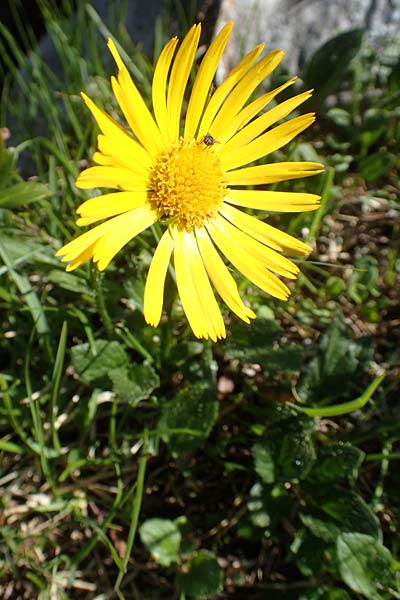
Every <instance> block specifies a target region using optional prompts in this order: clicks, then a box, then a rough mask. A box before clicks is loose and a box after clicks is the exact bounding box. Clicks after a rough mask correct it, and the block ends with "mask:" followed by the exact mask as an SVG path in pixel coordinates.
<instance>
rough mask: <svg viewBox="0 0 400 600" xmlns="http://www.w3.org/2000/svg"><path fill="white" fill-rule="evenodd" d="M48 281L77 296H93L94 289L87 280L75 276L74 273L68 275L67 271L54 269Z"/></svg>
mask: <svg viewBox="0 0 400 600" xmlns="http://www.w3.org/2000/svg"><path fill="white" fill-rule="evenodd" d="M47 277H48V280H49V281H50V282H51V283H54V284H55V285H56V286H57V287H59V288H62V289H63V290H68V291H69V292H73V293H75V294H86V295H88V296H92V295H93V291H92V289H91V288H90V287H89V285H88V282H87V281H86V279H85V278H84V277H83V276H82V275H81V274H78V275H75V274H73V273H67V272H66V271H59V270H56V269H53V270H51V271H50V273H49V274H48V276H47Z"/></svg>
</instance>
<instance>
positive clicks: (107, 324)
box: [91, 266, 114, 338]
mask: <svg viewBox="0 0 400 600" xmlns="http://www.w3.org/2000/svg"><path fill="white" fill-rule="evenodd" d="M91 274H92V282H93V287H94V291H95V295H96V305H97V310H98V313H99V315H100V319H101V320H102V323H103V325H104V329H105V330H106V332H107V335H108V337H109V338H112V337H114V326H113V324H112V320H111V317H110V315H109V314H108V310H107V307H106V302H105V299H104V294H103V287H102V285H101V274H100V273H99V271H98V270H97V269H96V267H94V266H92V273H91Z"/></svg>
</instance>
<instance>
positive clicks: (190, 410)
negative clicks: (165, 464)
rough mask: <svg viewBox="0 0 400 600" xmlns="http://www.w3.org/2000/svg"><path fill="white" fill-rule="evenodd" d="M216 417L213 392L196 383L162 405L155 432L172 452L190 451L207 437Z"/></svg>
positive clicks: (214, 394)
mask: <svg viewBox="0 0 400 600" xmlns="http://www.w3.org/2000/svg"><path fill="white" fill-rule="evenodd" d="M217 416H218V401H217V397H216V390H215V389H214V388H210V385H208V384H206V383H202V382H196V383H194V384H193V385H191V386H190V387H188V388H185V389H182V390H180V391H179V392H178V394H177V395H176V396H175V398H174V399H173V400H170V401H169V402H167V403H166V404H165V405H164V406H163V410H162V415H161V418H160V421H159V423H158V429H159V430H160V433H161V435H162V437H163V439H164V440H165V441H166V442H167V443H168V444H169V446H170V448H171V451H172V452H193V450H195V449H196V448H198V447H199V446H200V445H201V444H202V443H203V442H204V440H205V439H206V438H207V437H208V436H209V435H210V433H211V430H212V428H213V425H214V423H215V421H216V419H217ZM176 430H183V431H182V433H180V432H177V433H174V431H176Z"/></svg>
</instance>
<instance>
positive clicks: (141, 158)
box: [81, 92, 151, 168]
mask: <svg viewBox="0 0 400 600" xmlns="http://www.w3.org/2000/svg"><path fill="white" fill-rule="evenodd" d="M81 96H82V98H83V100H84V102H85V104H86V106H87V107H88V109H89V110H90V112H91V113H92V115H93V116H94V118H95V119H96V121H97V124H98V126H99V127H100V129H101V131H102V132H103V133H104V135H105V136H106V137H107V139H108V140H109V143H113V144H114V145H115V146H117V147H118V154H120V153H121V154H124V155H126V156H130V157H131V158H132V161H135V162H138V163H140V165H141V166H142V167H144V168H149V167H150V166H151V157H150V155H149V153H148V152H147V151H146V150H145V149H144V148H143V147H142V146H141V145H140V144H138V143H137V142H136V141H135V140H134V139H132V137H131V136H130V135H129V134H128V133H127V132H126V131H125V130H124V129H123V128H122V127H121V125H119V123H117V122H116V121H114V119H112V118H111V117H110V116H109V115H108V114H107V113H105V112H104V111H103V110H101V109H100V108H98V107H97V106H96V105H95V103H94V102H92V100H91V99H90V98H88V96H86V94H84V93H83V92H81ZM103 151H104V150H103ZM104 152H105V154H109V153H108V152H107V151H104ZM110 154H111V153H110Z"/></svg>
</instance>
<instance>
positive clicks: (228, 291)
mask: <svg viewBox="0 0 400 600" xmlns="http://www.w3.org/2000/svg"><path fill="white" fill-rule="evenodd" d="M231 29H232V23H228V24H227V25H226V26H225V27H224V28H223V29H222V30H221V32H220V33H219V34H218V36H217V37H216V38H215V40H214V41H213V42H212V44H211V45H210V47H209V49H208V50H207V52H206V53H205V55H204V57H203V59H202V61H201V64H200V66H199V69H198V71H197V75H196V78H195V80H194V84H193V87H192V89H191V92H190V95H189V98H188V101H187V105H186V104H184V102H185V101H184V98H185V91H186V88H187V84H188V79H189V76H190V72H191V69H192V66H193V62H194V59H195V55H196V51H197V47H198V43H199V37H200V25H194V26H193V27H192V28H191V29H190V31H189V32H188V34H187V35H186V37H185V38H184V40H183V42H182V44H181V45H180V47H179V49H178V51H177V53H176V55H175V58H174V54H175V49H176V47H177V44H178V40H177V38H173V39H171V40H170V41H169V42H168V43H167V44H166V46H165V47H164V48H163V50H162V52H161V54H160V57H159V59H158V62H157V65H156V68H155V72H154V77H153V84H152V101H153V114H152V113H151V112H150V111H149V109H148V108H147V106H146V104H145V102H144V100H143V98H142V96H141V94H140V92H139V91H138V89H137V87H136V86H135V84H134V82H133V81H132V79H131V77H130V75H129V72H128V70H127V68H126V66H125V64H124V63H123V61H122V59H121V57H120V55H119V53H118V50H117V48H116V46H115V44H114V42H113V41H112V40H109V41H108V47H109V49H110V51H111V53H112V55H113V57H114V59H115V62H116V64H117V67H118V75H117V77H116V78H115V77H112V78H111V84H112V89H113V92H114V94H115V97H116V99H117V101H118V104H119V106H120V107H121V109H122V112H123V113H124V116H125V118H126V120H127V122H128V124H129V127H130V129H131V131H132V132H133V136H132V135H131V134H130V133H128V132H127V131H126V130H125V129H124V128H123V127H121V125H119V124H118V123H117V122H116V121H115V120H114V119H112V118H111V117H110V116H109V115H108V114H107V113H105V112H104V111H102V110H101V109H99V108H98V107H97V106H96V105H95V104H94V103H93V102H92V101H91V100H90V99H89V98H88V97H87V96H86V95H85V94H82V97H83V99H84V101H85V103H86V105H87V106H88V108H89V109H90V111H91V112H92V114H93V116H94V118H95V119H96V121H97V123H98V125H99V128H100V130H101V133H100V134H99V136H98V151H97V152H95V154H94V156H93V160H94V161H95V162H96V163H97V164H98V165H99V166H95V167H90V168H88V169H86V170H85V171H83V172H82V173H81V174H80V175H79V177H78V179H77V182H76V185H77V186H78V187H80V188H84V189H86V188H92V187H106V188H111V189H115V190H119V191H118V192H114V193H108V194H105V195H103V196H98V197H96V198H92V199H90V200H87V201H86V202H84V203H83V204H81V206H79V208H78V209H77V213H78V214H79V215H80V218H79V219H78V221H77V224H78V225H91V224H92V223H94V222H96V221H99V220H102V219H106V220H105V221H104V222H103V223H102V224H101V225H97V226H96V227H94V228H93V229H91V230H89V231H87V232H86V233H84V234H82V235H80V236H79V237H78V238H77V239H75V240H73V241H72V242H70V243H68V244H66V245H65V246H63V247H62V248H61V249H60V250H59V251H58V252H57V255H59V256H63V259H62V260H63V261H68V262H69V264H68V266H67V270H68V271H72V270H73V269H76V268H77V267H79V265H81V264H82V263H84V262H86V261H87V260H89V259H91V258H92V259H93V261H94V262H95V263H97V266H98V268H99V270H100V271H102V270H103V269H105V268H106V267H107V265H108V264H109V262H110V261H111V260H112V258H113V257H114V256H115V255H116V253H117V252H118V251H119V250H121V248H122V247H123V246H125V244H127V243H128V242H129V241H130V240H131V239H132V238H134V237H135V236H136V235H138V234H139V233H141V232H142V231H144V230H145V229H146V228H147V227H150V226H151V225H153V224H154V223H155V222H157V221H161V224H163V223H165V224H166V225H167V227H166V230H165V232H164V233H163V236H162V237H161V239H160V241H159V243H158V245H157V248H156V250H155V253H154V257H153V260H152V262H151V265H150V269H149V272H148V275H147V280H146V286H145V292H144V316H145V319H146V321H147V323H149V324H150V325H154V326H156V325H158V323H159V321H160V318H161V313H162V306H163V295H164V283H165V277H166V273H167V269H168V265H169V262H170V259H171V255H172V254H173V259H174V267H175V274H176V284H177V288H178V293H179V296H180V299H181V302H182V306H183V309H184V311H185V313H186V316H187V318H188V321H189V324H190V326H191V328H192V329H193V332H194V334H195V335H196V336H197V337H199V338H211V339H212V340H214V341H215V340H217V339H218V338H223V337H225V326H224V322H223V319H222V315H221V312H220V309H219V307H218V303H217V301H216V299H215V295H214V292H213V289H212V287H211V284H210V280H211V282H212V284H213V286H214V288H215V290H216V291H217V292H218V294H219V295H220V296H221V298H222V300H223V301H224V302H225V303H226V304H227V305H228V307H229V308H230V309H231V310H232V311H233V312H234V313H236V315H237V316H238V317H240V318H241V319H243V320H244V321H246V322H247V323H249V322H250V319H252V318H254V317H255V314H254V312H253V311H252V310H251V309H250V308H248V307H247V306H246V305H245V304H244V303H243V301H242V299H241V297H240V295H239V293H238V289H237V285H236V283H235V280H234V279H233V277H232V275H231V273H230V271H229V270H228V268H227V266H226V265H225V263H224V261H223V259H222V257H221V254H222V255H224V256H225V257H226V259H227V260H228V261H229V262H231V263H232V265H234V267H236V269H237V270H238V271H240V272H241V273H242V274H243V275H244V276H245V277H247V278H248V279H249V280H251V281H252V282H253V283H255V284H256V285H257V286H258V287H260V288H261V289H262V290H264V291H265V292H268V293H269V294H271V295H272V296H275V297H276V298H280V299H282V300H286V299H287V298H288V296H289V294H290V290H289V289H288V287H287V286H286V285H285V284H284V283H283V282H282V281H281V280H280V279H279V278H278V277H277V275H276V274H278V275H282V276H284V277H288V278H290V279H295V277H296V274H297V273H298V271H299V269H298V267H297V266H296V265H295V264H293V263H292V262H291V261H290V260H289V259H287V258H285V257H284V256H282V254H280V252H288V253H290V254H297V255H306V254H308V253H309V252H310V250H311V248H310V247H309V246H307V245H306V244H304V243H303V242H301V241H298V240H296V239H295V238H293V237H291V236H290V235H288V234H286V233H283V232H281V231H279V230H278V229H276V228H274V227H272V226H270V225H268V224H267V223H264V222H263V221H259V220H258V219H256V218H255V217H253V216H250V215H249V214H247V213H246V212H244V211H242V210H240V209H238V208H237V207H245V208H252V209H258V210H263V211H268V212H269V211H271V212H273V211H277V212H296V211H306V210H313V209H315V208H317V206H318V200H319V197H318V196H315V195H314V194H303V193H288V192H276V191H265V190H262V189H261V190H257V189H247V188H246V186H258V185H264V184H268V183H274V182H277V181H284V180H288V179H295V178H298V177H305V176H309V175H314V174H316V173H319V172H321V170H322V165H320V164H318V163H312V162H281V163H277V164H262V165H257V166H245V165H248V164H249V163H252V162H254V161H257V160H258V159H260V158H261V157H263V156H265V155H268V154H270V153H271V152H273V151H275V150H277V149H279V148H281V147H282V146H284V145H285V144H287V143H288V142H289V141H290V140H292V139H293V138H294V137H295V136H296V135H297V134H298V133H300V132H301V131H303V130H304V129H306V127H308V126H309V125H310V124H311V123H312V122H313V121H314V114H313V113H309V114H306V115H302V116H298V117H295V118H292V119H290V120H289V121H286V122H284V123H281V124H279V125H277V126H276V127H274V128H272V129H271V125H274V124H275V123H276V122H277V121H280V120H281V119H283V118H285V117H286V116H287V115H288V114H289V113H290V112H292V111H293V110H294V109H296V108H297V107H298V106H299V105H300V104H301V103H302V102H304V101H305V100H307V98H309V97H310V95H311V92H304V93H302V94H299V95H297V96H295V97H293V98H291V99H289V100H286V101H284V102H282V103H281V104H277V105H276V106H274V107H273V108H271V109H269V110H267V111H264V108H265V107H266V105H267V104H268V103H269V102H271V101H272V100H273V99H274V98H275V96H276V95H277V94H278V93H279V92H280V91H282V90H284V89H285V88H286V87H288V86H289V85H291V84H293V82H294V80H295V79H294V78H293V79H290V80H289V81H287V82H286V83H284V84H283V85H281V86H279V87H278V88H276V89H274V90H272V91H270V92H267V93H265V94H263V95H262V96H261V97H260V98H258V99H256V100H253V101H251V102H248V100H249V98H250V96H251V95H252V93H253V91H254V90H255V88H256V87H257V86H258V85H259V84H260V83H261V82H262V81H263V80H264V79H265V78H266V77H267V76H268V75H269V74H270V73H271V72H272V71H273V70H274V69H275V68H276V66H277V65H278V64H279V63H280V61H281V60H282V58H283V55H284V53H283V52H282V51H281V50H274V51H273V52H270V53H269V54H267V55H266V56H264V57H263V58H261V59H259V60H257V59H258V58H259V56H260V54H261V52H262V50H263V47H264V46H263V45H262V44H261V45H259V46H257V47H256V48H254V50H252V51H251V52H249V53H248V54H247V55H246V56H245V57H244V58H243V60H242V61H241V62H240V63H239V64H238V65H237V66H236V67H235V68H234V69H232V71H231V72H230V73H229V74H228V76H227V78H226V79H225V81H224V82H223V83H222V84H221V85H220V86H219V87H217V88H216V89H215V91H214V92H213V93H212V94H210V89H211V86H212V83H213V79H214V75H215V71H216V69H217V66H218V62H219V60H220V58H221V55H222V53H223V51H224V49H225V46H226V43H227V41H228V38H229V35H230V32H231ZM183 106H185V119H184V125H183V128H181V114H182V112H183Z"/></svg>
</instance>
